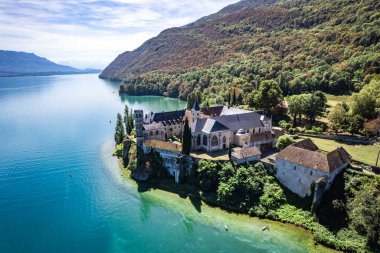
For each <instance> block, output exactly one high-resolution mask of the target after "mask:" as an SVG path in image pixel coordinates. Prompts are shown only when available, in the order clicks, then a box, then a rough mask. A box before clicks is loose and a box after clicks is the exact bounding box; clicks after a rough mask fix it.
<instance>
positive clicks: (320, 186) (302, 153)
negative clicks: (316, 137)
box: [275, 139, 350, 202]
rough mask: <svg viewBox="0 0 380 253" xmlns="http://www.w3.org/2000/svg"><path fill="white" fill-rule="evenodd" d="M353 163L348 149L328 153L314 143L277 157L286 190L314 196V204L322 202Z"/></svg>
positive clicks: (296, 146) (300, 144)
mask: <svg viewBox="0 0 380 253" xmlns="http://www.w3.org/2000/svg"><path fill="white" fill-rule="evenodd" d="M349 163H350V155H349V154H348V153H347V151H346V150H345V149H344V148H342V147H340V148H337V149H335V150H333V151H331V152H329V153H326V152H322V151H320V150H319V149H318V147H317V146H316V145H315V144H314V143H313V142H312V141H311V140H310V139H305V140H303V141H300V142H298V143H295V144H292V145H290V146H288V147H287V148H285V149H283V150H282V151H280V152H279V153H278V154H277V156H276V166H275V170H276V174H275V175H276V177H277V179H278V180H279V181H280V182H281V183H282V184H283V185H284V186H285V187H287V188H288V189H289V190H290V191H292V192H294V193H296V194H297V195H298V196H300V197H302V198H304V197H307V196H310V195H311V194H312V192H314V193H315V194H314V202H319V200H320V198H321V196H322V194H323V192H325V191H327V190H328V189H329V188H330V186H331V185H332V183H333V182H334V179H335V177H336V176H337V175H338V174H339V173H341V172H342V171H343V170H344V169H345V168H347V166H348V165H349ZM312 188H313V189H312Z"/></svg>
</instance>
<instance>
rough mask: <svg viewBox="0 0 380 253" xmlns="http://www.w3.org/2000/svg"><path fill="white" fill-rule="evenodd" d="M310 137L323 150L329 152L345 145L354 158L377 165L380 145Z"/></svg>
mask: <svg viewBox="0 0 380 253" xmlns="http://www.w3.org/2000/svg"><path fill="white" fill-rule="evenodd" d="M310 139H311V140H312V141H313V142H314V143H315V144H316V145H317V146H318V147H319V148H320V149H321V150H323V151H327V152H329V151H332V150H334V149H336V148H338V147H343V148H344V149H345V150H346V151H347V152H348V153H349V154H350V155H351V156H352V159H354V160H357V161H360V162H363V163H366V164H369V165H376V158H377V154H378V152H379V150H380V146H374V145H371V146H370V145H349V144H345V143H339V142H336V141H333V140H326V139H320V138H311V137H310Z"/></svg>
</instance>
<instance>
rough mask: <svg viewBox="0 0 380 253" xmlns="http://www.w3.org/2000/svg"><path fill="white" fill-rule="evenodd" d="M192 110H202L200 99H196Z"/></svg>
mask: <svg viewBox="0 0 380 253" xmlns="http://www.w3.org/2000/svg"><path fill="white" fill-rule="evenodd" d="M191 110H193V111H200V110H201V108H200V107H199V104H198V99H195V102H194V105H193V108H192V109H191Z"/></svg>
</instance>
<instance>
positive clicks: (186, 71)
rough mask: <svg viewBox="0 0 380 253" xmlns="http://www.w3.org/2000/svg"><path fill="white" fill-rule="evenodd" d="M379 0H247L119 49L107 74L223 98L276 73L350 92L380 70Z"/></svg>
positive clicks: (301, 83) (178, 92) (160, 89)
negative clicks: (129, 49) (233, 88)
mask: <svg viewBox="0 0 380 253" xmlns="http://www.w3.org/2000/svg"><path fill="white" fill-rule="evenodd" d="M379 41H380V2H379V1H376V0H363V1H354V0H323V1H322V0H311V1H306V0H293V1H255V0H247V1H241V2H239V3H237V4H234V5H231V6H228V7H226V8H224V9H223V10H221V11H220V12H218V13H216V14H213V15H210V16H208V17H205V18H202V19H200V20H198V21H196V22H194V23H192V24H189V25H187V26H184V27H179V28H171V29H167V30H165V31H163V32H162V33H161V34H159V35H158V36H157V37H155V38H152V39H150V40H148V41H146V42H145V43H144V44H143V45H142V46H140V47H139V48H137V49H136V50H134V51H132V52H125V53H123V54H121V55H119V56H118V57H117V58H116V59H115V60H114V61H113V62H112V63H111V64H110V65H109V66H108V67H107V68H106V69H105V70H104V71H103V72H102V74H101V75H100V77H101V78H108V79H116V80H124V85H122V87H121V92H124V93H128V94H133V95H144V94H151V95H153V94H154V95H167V96H170V97H179V98H181V99H186V97H187V96H188V94H189V92H190V91H192V90H201V91H202V92H203V93H204V94H211V95H212V96H213V97H214V98H215V99H216V100H218V99H222V98H223V97H224V96H225V92H226V90H227V89H228V87H231V86H236V87H239V88H240V89H242V90H243V91H244V93H245V94H247V93H249V92H250V91H252V90H253V89H255V88H257V87H258V86H259V85H260V82H261V81H263V80H270V79H274V80H276V81H277V82H278V83H279V84H280V86H281V89H282V90H283V92H284V94H285V95H286V94H293V93H301V92H308V91H313V90H323V91H326V92H330V93H350V92H352V91H358V90H360V89H361V88H362V87H363V86H364V85H365V84H367V83H368V82H369V81H370V80H371V78H372V77H373V76H374V75H375V74H378V73H380V53H379V52H380V51H379V49H380V44H379Z"/></svg>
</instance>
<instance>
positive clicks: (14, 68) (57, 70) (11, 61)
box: [0, 50, 99, 77]
mask: <svg viewBox="0 0 380 253" xmlns="http://www.w3.org/2000/svg"><path fill="white" fill-rule="evenodd" d="M97 72H99V71H98V70H94V69H87V70H80V69H77V68H73V67H70V66H66V65H60V64H57V63H54V62H52V61H50V60H48V59H46V58H44V57H40V56H37V55H36V54H34V53H27V52H20V51H9V50H0V76H1V77H10V76H28V75H59V74H80V73H97Z"/></svg>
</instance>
